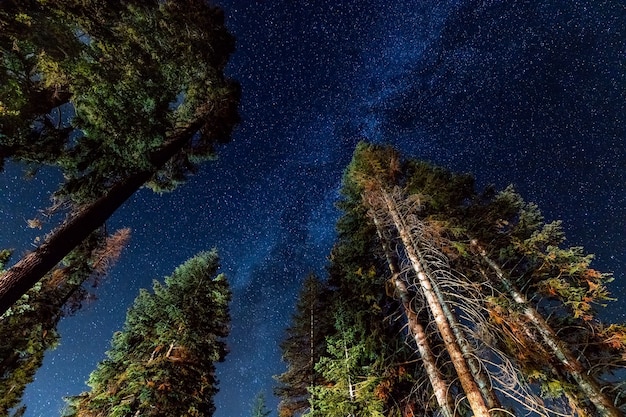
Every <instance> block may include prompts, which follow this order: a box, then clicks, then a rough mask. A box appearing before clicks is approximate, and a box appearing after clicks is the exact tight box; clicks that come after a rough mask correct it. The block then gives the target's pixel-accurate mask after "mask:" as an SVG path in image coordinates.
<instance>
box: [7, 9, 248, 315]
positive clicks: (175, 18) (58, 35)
mask: <svg viewBox="0 0 626 417" xmlns="http://www.w3.org/2000/svg"><path fill="white" fill-rule="evenodd" d="M27 3H28V4H17V5H16V4H15V3H14V2H3V3H2V5H1V6H0V19H2V20H1V22H2V23H3V25H6V27H7V30H6V32H4V35H3V36H0V46H2V48H1V49H0V53H2V56H1V57H0V62H2V63H3V65H4V66H5V67H6V68H9V69H10V71H3V75H2V76H3V77H8V78H7V79H6V80H4V81H5V83H4V84H3V86H9V87H7V88H2V89H0V94H2V96H0V103H1V104H0V109H1V111H0V158H2V160H4V159H5V158H12V159H14V160H16V161H22V162H25V163H28V164H30V165H32V166H33V168H37V167H38V166H40V165H42V164H47V165H52V166H55V167H57V168H58V169H60V170H61V171H62V173H63V175H64V178H65V179H66V180H65V182H64V183H63V184H62V186H61V187H60V188H59V190H57V192H56V193H55V194H54V201H53V206H52V207H51V211H59V210H61V211H64V212H65V213H67V219H66V221H65V222H63V223H62V224H61V225H59V226H58V227H57V228H55V229H54V230H53V231H52V232H51V233H49V234H48V237H47V239H45V241H44V242H43V243H42V245H41V246H40V248H38V249H36V250H35V251H33V252H32V253H30V254H29V255H27V256H26V257H24V258H23V259H22V260H20V261H19V262H18V263H17V264H15V265H14V266H13V267H11V268H9V270H7V271H6V272H5V273H4V274H3V276H2V277H0V313H2V312H4V311H6V309H7V308H9V307H10V306H11V304H13V303H14V302H15V301H16V300H17V299H18V298H19V297H20V296H21V295H22V294H24V293H25V292H26V291H27V290H28V289H29V288H31V287H32V286H33V285H34V284H35V283H36V282H37V281H38V280H39V279H40V278H41V277H42V276H43V275H44V274H45V273H47V272H48V271H49V270H51V269H52V268H53V267H54V266H55V265H56V264H57V263H58V262H59V261H61V259H63V257H64V256H66V255H67V254H68V253H69V252H70V251H71V250H72V249H73V248H74V247H76V246H77V245H78V244H79V243H80V242H81V241H82V240H84V239H85V238H86V237H87V236H88V235H89V233H91V231H93V230H95V229H97V228H98V227H100V226H101V225H102V224H103V223H104V222H105V221H106V220H107V219H108V218H109V216H110V215H111V214H112V213H113V212H114V211H115V210H116V209H117V208H118V207H119V206H120V205H121V204H122V203H124V201H126V200H127V199H128V198H129V197H130V196H131V195H132V194H133V193H134V192H135V191H136V190H137V189H139V188H140V187H141V186H143V185H148V186H150V187H151V188H153V189H155V190H157V191H164V190H170V189H173V188H174V187H175V186H176V185H177V184H178V183H180V182H182V181H184V179H185V176H186V175H187V174H189V173H193V172H194V171H195V169H196V164H197V163H199V162H202V161H204V160H207V159H210V158H212V157H213V156H214V149H215V146H216V145H217V144H219V143H223V142H225V141H227V140H228V139H229V137H230V133H231V131H232V129H233V126H234V125H235V124H236V123H237V121H238V116H237V105H238V100H239V88H238V85H237V84H236V83H234V82H233V81H231V80H229V79H227V78H225V76H224V74H223V71H224V67H225V65H226V63H227V60H228V58H229V56H230V54H231V53H232V51H233V49H234V39H233V37H232V36H231V35H230V34H229V33H228V32H227V31H226V29H225V27H224V16H223V12H222V11H221V10H220V9H218V8H215V7H212V6H209V5H208V4H207V3H206V2H204V1H202V0H186V1H182V2H181V1H165V2H161V1H158V2H157V1H149V2H143V1H130V2H124V3H116V2H104V1H97V0H90V1H86V2H80V3H76V2H73V1H70V0H67V1H60V2H38V1H32V2H27ZM30 3H33V4H30ZM29 6H32V9H31V8H29ZM31 28H36V29H37V30H40V31H41V32H38V33H37V35H36V36H35V35H33V32H32V31H31V30H30V29H31ZM3 29H4V27H3ZM50 40H54V41H56V42H55V43H53V44H52V45H51V44H50ZM13 46H14V47H13ZM33 74H35V75H36V76H33ZM39 96H46V97H48V96H50V98H48V99H46V100H44V101H43V104H42V105H41V106H35V105H34V104H33V103H31V100H34V98H33V97H35V98H37V97H39ZM55 97H56V98H55ZM66 102H69V103H70V104H69V105H71V107H68V106H59V105H60V104H63V103H66ZM35 107H36V108H35ZM66 119H69V121H68V120H66Z"/></svg>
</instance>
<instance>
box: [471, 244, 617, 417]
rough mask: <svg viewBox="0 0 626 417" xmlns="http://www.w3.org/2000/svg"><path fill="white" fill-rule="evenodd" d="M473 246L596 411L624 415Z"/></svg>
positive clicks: (510, 285)
mask: <svg viewBox="0 0 626 417" xmlns="http://www.w3.org/2000/svg"><path fill="white" fill-rule="evenodd" d="M472 245H473V246H474V247H475V248H476V249H477V251H478V253H479V254H480V256H481V258H482V259H483V260H484V261H485V262H486V263H487V264H488V265H489V267H491V269H493V271H494V272H495V274H496V275H497V277H498V279H499V282H500V283H501V284H502V286H503V287H504V289H505V290H506V291H507V292H508V293H509V294H510V295H511V297H512V298H513V300H514V301H515V302H516V303H518V304H519V305H520V306H521V307H522V308H523V312H524V315H525V316H526V317H527V318H528V319H529V320H530V322H531V323H533V325H534V326H535V328H536V329H537V331H538V332H539V334H541V337H542V338H543V340H544V342H545V344H546V345H547V346H548V347H549V348H550V350H551V351H552V353H554V355H555V356H556V357H557V359H558V360H559V361H560V362H561V363H562V364H563V366H564V368H565V370H566V371H567V372H568V373H569V374H570V375H571V377H572V378H573V379H574V380H575V381H576V384H577V385H578V386H579V388H580V390H581V391H582V392H583V394H584V395H585V396H586V397H587V398H588V399H589V401H591V402H592V403H593V404H594V406H595V407H596V409H597V410H598V412H599V413H600V414H601V415H602V416H606V417H624V414H623V413H622V412H621V411H620V410H619V409H618V408H617V407H615V406H614V405H613V403H612V401H611V400H610V399H609V398H608V397H607V396H606V395H604V393H603V392H602V390H601V389H600V387H599V386H598V383H597V382H596V381H595V379H594V378H593V377H592V376H591V375H590V374H589V373H587V371H586V370H585V368H584V367H583V365H582V364H581V363H580V361H579V360H578V359H577V358H576V356H575V355H574V354H573V353H572V351H571V350H569V349H568V348H567V346H565V344H564V343H563V342H562V341H561V340H560V339H559V337H558V336H557V334H556V333H555V332H554V330H553V329H552V327H550V325H549V324H548V323H547V322H546V321H545V319H544V318H543V317H542V316H541V314H539V312H538V311H537V310H536V309H535V308H533V307H532V306H531V304H530V303H529V302H528V300H527V299H526V297H525V296H524V295H523V294H522V293H520V292H519V290H517V288H516V287H515V285H514V284H513V283H512V282H511V280H509V278H508V277H507V276H506V274H505V273H504V271H502V269H501V268H500V267H499V266H498V265H497V264H496V263H495V262H494V261H493V260H492V259H491V258H489V257H488V256H487V252H486V251H485V250H484V249H483V248H482V247H480V246H479V244H478V242H476V241H475V240H472Z"/></svg>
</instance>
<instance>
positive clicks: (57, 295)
mask: <svg viewBox="0 0 626 417" xmlns="http://www.w3.org/2000/svg"><path fill="white" fill-rule="evenodd" d="M122 234H123V235H124V236H122V237H121V240H119V239H120V238H119V237H118V236H120V234H119V233H116V234H114V235H113V236H112V237H109V238H106V239H105V237H104V235H103V234H102V233H94V234H93V235H92V236H91V238H90V239H88V240H87V241H86V242H85V243H83V244H82V245H81V246H79V247H78V248H76V249H75V250H74V251H73V252H72V253H71V254H70V255H68V256H67V257H66V258H65V259H64V260H63V262H62V263H61V265H60V266H59V267H58V268H56V269H55V270H53V271H52V272H51V273H50V274H48V275H46V277H44V279H43V280H42V281H41V282H39V283H38V284H37V285H35V286H34V287H33V288H32V289H31V290H30V291H29V292H28V293H26V294H25V295H24V296H23V297H22V298H21V299H20V300H19V301H18V302H17V303H16V304H15V305H13V306H12V307H11V308H10V309H9V310H7V312H5V313H4V314H3V315H2V317H0V341H1V342H0V415H7V413H8V410H9V409H11V408H12V407H14V406H15V405H17V404H18V403H19V401H20V400H21V397H22V394H23V392H24V389H25V388H26V385H27V384H28V383H30V382H31V381H32V380H33V378H34V375H35V373H36V371H37V370H38V369H39V367H40V366H41V364H42V361H43V357H44V354H45V353H46V351H48V350H50V349H54V348H55V347H56V346H57V345H58V343H59V334H58V332H57V325H58V323H59V320H60V319H61V318H62V317H64V316H66V315H70V314H74V313H75V312H76V311H77V310H78V309H79V308H80V306H81V304H82V303H83V302H84V301H86V300H88V299H89V298H90V294H89V292H88V291H87V290H86V289H85V288H84V286H83V284H84V283H86V282H87V281H90V282H91V285H92V286H95V285H97V282H98V281H99V280H100V279H101V277H102V275H103V274H104V273H105V272H106V269H107V268H108V266H110V265H112V263H113V262H114V260H115V258H117V256H119V251H120V250H121V249H122V247H124V245H125V243H126V240H127V234H124V233H122ZM113 246H114V247H113ZM3 254H4V255H8V254H9V252H4V251H3ZM5 261H6V258H5ZM104 264H106V266H105V265H104Z"/></svg>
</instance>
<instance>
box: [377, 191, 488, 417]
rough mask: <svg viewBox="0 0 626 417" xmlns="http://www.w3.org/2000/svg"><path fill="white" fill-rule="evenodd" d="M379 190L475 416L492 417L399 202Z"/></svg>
mask: <svg viewBox="0 0 626 417" xmlns="http://www.w3.org/2000/svg"><path fill="white" fill-rule="evenodd" d="M378 191H379V193H380V197H381V198H382V199H383V203H384V204H385V206H386V209H387V212H388V214H389V216H390V217H391V219H392V221H393V223H394V226H395V228H396V229H397V231H398V234H399V235H400V239H401V240H402V243H403V245H404V249H405V251H406V254H407V256H408V258H409V260H410V261H411V264H412V266H413V269H414V270H415V273H416V274H417V278H418V281H419V284H420V286H421V288H422V292H423V294H424V298H425V299H426V302H427V304H428V307H429V308H430V311H431V313H432V315H433V318H434V320H435V323H436V324H437V328H438V330H439V333H440V334H441V338H442V339H443V342H444V345H445V347H446V350H447V351H448V354H449V355H450V359H451V360H452V364H453V365H454V368H455V369H456V372H457V376H458V378H459V381H460V383H461V386H462V387H463V391H464V392H465V395H466V396H467V400H468V402H469V405H470V407H471V409H472V411H473V412H474V415H475V416H476V417H489V415H490V414H489V409H488V407H487V405H486V404H485V400H484V399H483V396H482V394H481V392H480V388H479V386H478V384H477V383H476V381H475V380H474V377H473V375H472V372H471V371H470V368H469V366H468V364H467V361H466V359H465V357H464V356H463V353H462V352H461V349H460V347H459V344H458V341H457V340H456V338H455V336H454V333H453V331H452V329H451V328H450V323H448V321H447V320H446V316H445V313H444V311H443V309H442V307H441V304H440V303H439V300H438V299H437V296H436V294H435V292H434V290H433V287H432V285H431V278H429V277H428V275H427V273H426V271H425V270H424V267H423V265H422V263H421V261H420V257H419V256H418V253H417V250H416V248H415V247H414V246H413V242H412V240H411V235H410V232H409V229H408V227H407V226H406V224H405V223H404V221H403V219H402V216H401V215H400V213H399V212H398V208H397V204H396V202H395V201H394V199H393V198H392V197H391V196H390V195H389V194H388V193H387V192H386V191H385V190H383V189H380V190H378Z"/></svg>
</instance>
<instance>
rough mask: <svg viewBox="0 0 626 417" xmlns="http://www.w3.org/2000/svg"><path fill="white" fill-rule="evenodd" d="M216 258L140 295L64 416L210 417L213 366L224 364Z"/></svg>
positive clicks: (225, 295) (223, 292)
mask: <svg viewBox="0 0 626 417" xmlns="http://www.w3.org/2000/svg"><path fill="white" fill-rule="evenodd" d="M217 270H218V257H217V254H216V252H214V251H213V252H203V253H200V254H198V255H196V256H195V257H193V258H191V259H189V260H188V261H187V262H185V263H184V264H182V265H181V266H179V267H178V268H176V270H175V271H174V273H173V274H172V275H171V276H169V277H167V278H166V279H165V284H161V283H159V282H154V285H153V293H149V292H148V291H146V290H141V292H140V293H139V296H138V297H137V298H136V299H135V303H134V305H133V307H132V308H131V309H130V310H129V311H128V314H127V316H126V322H125V324H124V329H123V330H122V331H121V332H117V333H115V335H114V336H113V341H112V348H111V350H109V351H108V352H107V359H106V360H104V361H103V362H101V363H100V364H99V365H98V367H97V369H96V370H95V371H94V372H93V373H92V374H91V376H90V378H89V382H88V384H89V386H90V387H91V391H90V392H88V393H84V394H81V395H79V396H76V397H73V398H71V399H69V406H68V410H67V412H66V413H65V415H66V416H77V417H87V416H93V417H96V416H119V417H122V416H128V417H131V416H137V415H142V416H163V417H165V416H211V415H213V412H214V411H215V406H214V403H213V397H214V396H215V394H216V393H217V379H216V377H215V363H217V362H220V361H222V360H224V357H225V355H226V352H227V349H226V344H225V342H224V338H225V337H226V336H227V335H228V333H229V321H230V318H229V312H228V303H229V301H230V298H231V295H230V289H229V286H228V283H227V281H226V278H225V276H224V275H222V274H219V275H218V274H217Z"/></svg>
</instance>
